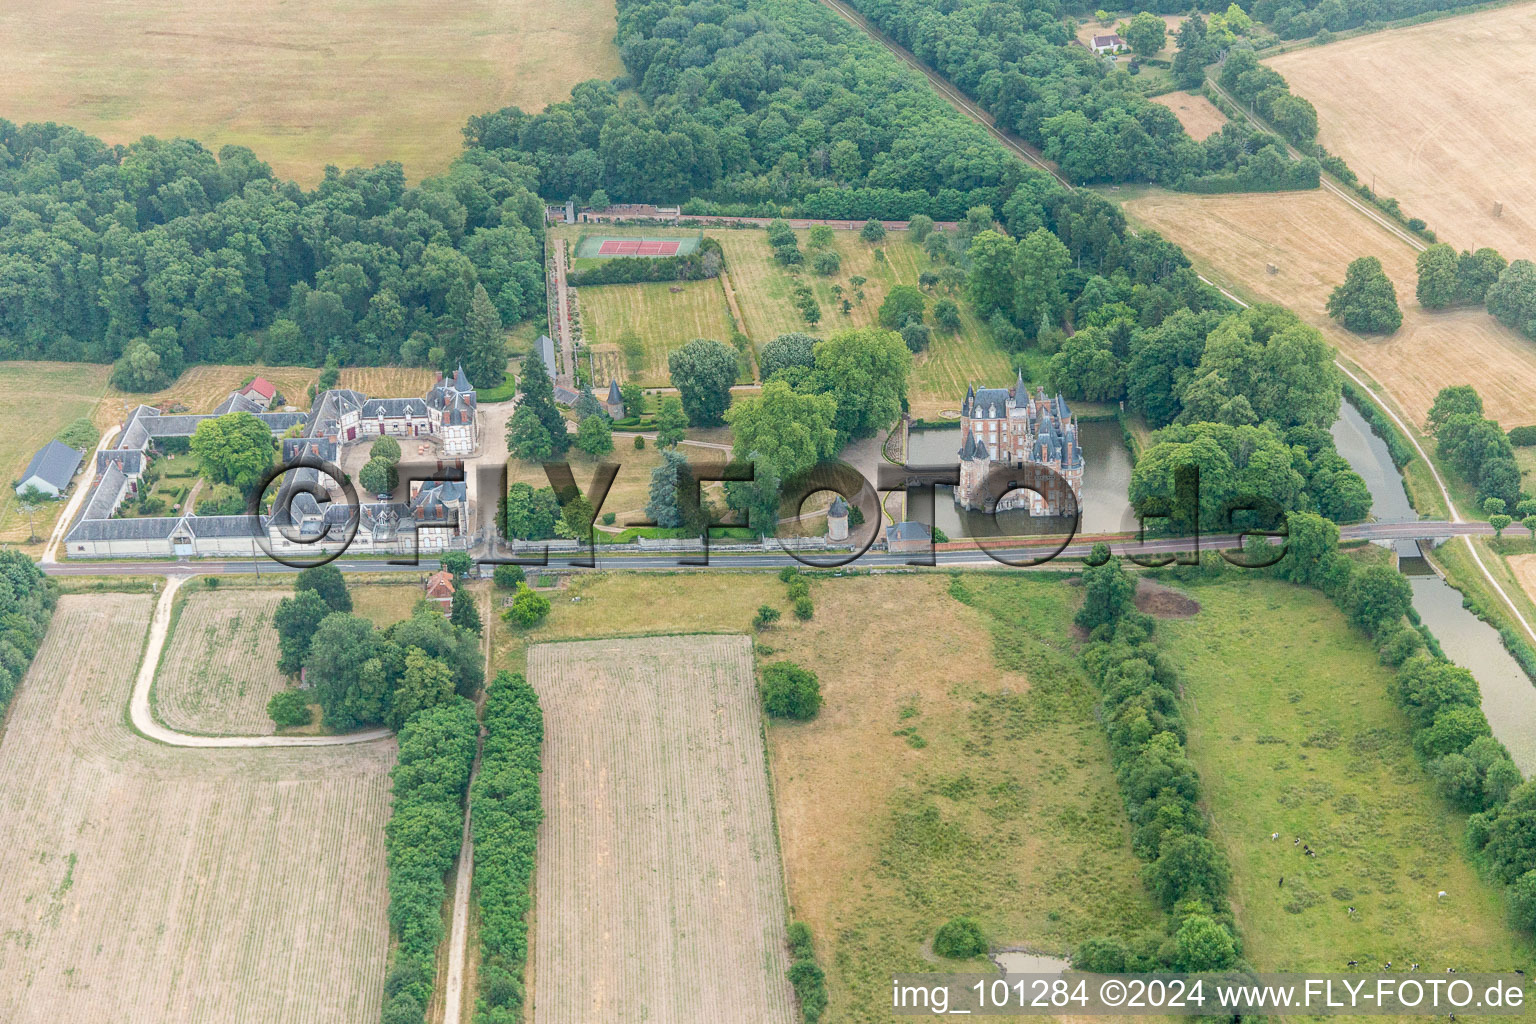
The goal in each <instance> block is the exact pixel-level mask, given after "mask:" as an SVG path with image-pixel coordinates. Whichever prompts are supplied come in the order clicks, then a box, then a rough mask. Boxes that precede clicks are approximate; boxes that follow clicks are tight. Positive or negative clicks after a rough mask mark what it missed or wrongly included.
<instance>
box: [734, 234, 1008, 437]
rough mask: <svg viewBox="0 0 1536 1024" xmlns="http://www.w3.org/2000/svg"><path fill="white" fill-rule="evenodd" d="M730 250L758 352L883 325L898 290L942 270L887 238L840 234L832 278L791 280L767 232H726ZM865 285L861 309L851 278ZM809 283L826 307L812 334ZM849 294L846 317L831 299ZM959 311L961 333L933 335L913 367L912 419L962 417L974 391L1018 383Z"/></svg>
mask: <svg viewBox="0 0 1536 1024" xmlns="http://www.w3.org/2000/svg"><path fill="white" fill-rule="evenodd" d="M798 234H799V237H800V248H801V251H802V252H806V253H809V251H810V250H809V249H808V247H807V244H806V236H807V233H806V232H804V231H801V232H798ZM714 237H716V238H717V239H719V241H720V245H721V247H722V248H723V249H724V250H725V265H726V269H727V270H728V271H729V273H730V275H731V287H732V288H733V289H734V291H735V293H736V301H737V303H738V304H739V305H740V307H741V315H742V319H743V321H744V325H743V328H742V329H743V330H744V331H746V333H747V335H748V336H749V337H751V339H752V340H753V342H755V343H756V344H757V345H758V346H759V347H761V346H762V345H763V344H765V343H767V342H769V341H772V340H773V339H774V338H776V337H777V336H779V335H780V334H788V333H791V332H794V331H805V332H807V333H810V334H815V335H817V336H819V337H826V336H827V335H828V334H831V333H832V332H834V331H838V330H842V329H843V328H846V327H866V326H869V325H871V324H874V323H876V322H877V317H878V314H879V312H880V304H881V303H882V302H884V301H885V297H886V295H887V294H888V293H889V292H890V290H891V289H892V288H893V287H895V286H896V285H899V284H906V285H913V286H916V285H917V283H918V277H919V275H921V274H922V273H923V272H924V271H927V270H934V269H937V268H935V267H934V265H933V261H932V260H930V259H929V257H928V254H927V253H925V252H924V251H923V250H922V248H921V247H920V246H917V245H915V244H913V243H912V242H910V241H908V240H907V238H906V235H905V233H901V234H892V235H889V236H887V238H886V240H885V242H884V243H882V244H881V245H880V246H878V247H877V246H872V245H870V244H869V243H868V242H865V241H863V240H862V239H860V238H859V235H858V232H856V231H838V232H836V233H835V238H836V241H835V245H836V248H837V251H838V254H839V255H840V256H841V257H842V268H841V269H840V270H839V271H838V272H837V273H836V274H834V275H832V276H831V277H822V276H821V275H819V274H816V273H814V272H812V271H811V270H810V269H809V268H807V269H804V270H802V271H801V272H800V273H799V274H798V275H793V274H791V273H790V272H789V271H788V270H786V269H785V268H784V267H783V266H782V265H780V264H779V263H778V262H777V261H776V260H774V258H773V250H772V249H771V248H769V246H768V237H767V235H766V234H765V233H764V232H761V231H722V232H720V233H718V234H717V235H715V236H714ZM876 248H882V249H884V250H885V254H886V261H885V262H884V263H881V262H879V261H877V260H876V259H875V256H874V251H875V249H876ZM855 276H858V277H864V278H866V279H867V281H866V282H865V284H864V300H863V301H862V302H859V301H858V300H857V299H856V298H855V296H854V293H855V289H854V287H853V283H852V281H851V280H850V279H851V278H853V277H855ZM797 277H798V279H799V280H801V281H804V282H806V284H808V285H809V286H810V288H811V290H812V291H813V292H814V293H815V295H816V301H817V303H818V304H819V305H820V306H821V312H822V319H821V323H819V324H817V325H816V326H815V327H808V326H807V325H806V323H805V320H804V318H803V317H802V316H801V315H800V311H799V309H798V308H797V307H796V306H795V304H794V300H793V298H792V296H791V291H792V289H793V288H794V285H795V282H796V279H797ZM834 284H840V285H841V286H842V287H843V290H844V294H845V296H846V297H847V298H848V299H849V300H850V301H851V302H853V308H852V309H851V310H850V311H849V312H848V314H847V315H844V314H843V313H842V312H841V309H840V303H839V300H838V299H837V297H836V295H835V294H834V293H833V291H832V286H833V285H834ZM943 297H944V293H943V291H942V289H941V288H935V290H934V291H933V292H931V293H929V294H928V309H929V313H928V316H927V322H928V324H929V325H930V326H932V324H933V316H932V309H933V303H934V302H935V301H936V300H937V299H939V298H943ZM950 297H951V298H953V299H954V300H955V301H956V302H957V303H958V304H959V306H960V319H961V328H960V330H959V332H958V333H956V334H953V335H948V334H942V333H940V332H938V331H937V330H935V331H934V334H933V341H932V343H931V344H930V345H929V347H928V351H926V352H923V353H919V354H918V355H917V356H916V357H915V358H914V359H913V369H912V376H911V378H910V379H909V381H908V388H909V391H910V393H909V395H908V402H909V404H910V405H911V407H912V415H913V416H916V417H920V418H929V417H936V416H938V414H939V413H940V412H941V411H944V410H956V409H958V408H959V407H960V400H961V399H962V398H964V397H965V388H966V385H967V384H971V383H975V384H981V383H987V384H990V385H995V386H1001V385H1002V384H1004V383H1006V382H1008V381H1010V380H1011V379H1012V378H1013V370H1012V368H1011V367H1012V364H1011V363H1010V362H1009V358H1008V353H1006V352H1004V351H1003V350H1002V348H1001V347H1000V346H998V344H997V343H996V342H995V341H993V339H992V334H991V332H990V331H988V330H987V328H986V326H985V325H984V324H983V323H982V322H981V321H980V320H979V319H977V317H976V315H975V313H974V311H973V310H972V309H971V306H970V303H968V302H966V301H965V300H964V297H963V296H962V295H959V294H956V295H953V296H950Z"/></svg>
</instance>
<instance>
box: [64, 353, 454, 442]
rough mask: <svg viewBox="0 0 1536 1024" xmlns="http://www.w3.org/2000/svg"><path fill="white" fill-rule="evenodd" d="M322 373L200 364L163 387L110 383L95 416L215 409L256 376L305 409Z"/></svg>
mask: <svg viewBox="0 0 1536 1024" xmlns="http://www.w3.org/2000/svg"><path fill="white" fill-rule="evenodd" d="M102 369H103V370H104V371H107V370H109V369H110V368H109V367H102ZM319 376H320V371H318V370H312V369H309V368H307V367H303V366H229V365H213V364H198V365H196V366H189V367H187V368H186V370H184V371H183V372H182V374H181V376H180V377H177V378H176V380H175V381H173V382H172V383H171V386H170V387H168V388H166V389H165V390H163V391H153V392H148V393H139V392H127V391H119V390H117V389H116V388H113V387H108V388H107V392H106V396H105V397H104V398H102V400H101V404H100V405H98V406H97V407H96V415H95V417H94V420H95V423H96V426H97V427H99V428H101V429H102V430H106V429H108V428H110V427H114V426H117V425H119V424H121V423H122V422H123V420H124V419H126V418H127V416H128V413H130V412H132V411H133V410H134V409H136V408H138V407H139V406H141V405H156V406H185V407H186V411H187V412H213V410H214V409H216V408H218V406H219V403H220V402H222V401H224V399H226V398H228V397H229V393H230V392H231V391H234V390H235V389H236V388H238V387H240V386H241V385H242V384H244V383H245V382H246V381H248V380H250V379H251V378H252V377H265V378H266V379H267V380H269V381H271V382H272V383H273V384H275V385H276V386H277V390H278V391H279V392H280V393H281V394H282V396H283V397H284V398H286V399H287V400H288V403H289V404H290V405H295V406H298V407H299V408H301V409H303V408H308V406H309V386H310V385H311V384H313V383H315V381H316V380H317V379H318V378H319ZM423 390H425V389H423Z"/></svg>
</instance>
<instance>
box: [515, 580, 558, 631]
mask: <svg viewBox="0 0 1536 1024" xmlns="http://www.w3.org/2000/svg"><path fill="white" fill-rule="evenodd" d="M548 615H549V598H547V597H545V596H544V595H543V594H536V593H534V592H533V590H532V589H531V588H530V587H529V586H528V584H526V583H519V584H518V585H517V596H516V597H514V598H512V607H511V608H508V609H507V613H506V618H507V621H509V622H514V623H516V624H517V625H519V626H522V627H523V628H524V629H532V628H533V627H534V626H537V625H538V624H539V623H541V622H543V621H544V619H545V618H546V617H547V616H548Z"/></svg>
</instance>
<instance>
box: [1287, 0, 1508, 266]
mask: <svg viewBox="0 0 1536 1024" xmlns="http://www.w3.org/2000/svg"><path fill="white" fill-rule="evenodd" d="M1268 63H1269V64H1270V65H1271V66H1272V67H1274V69H1275V70H1276V71H1279V72H1280V73H1281V74H1282V75H1284V76H1285V77H1286V79H1287V80H1288V81H1289V82H1290V85H1291V90H1292V91H1293V92H1295V93H1296V94H1297V95H1298V96H1304V97H1306V98H1307V99H1309V100H1311V101H1312V103H1313V104H1314V105H1315V106H1316V107H1317V114H1318V129H1319V130H1318V141H1319V142H1321V143H1322V144H1323V145H1324V146H1327V147H1328V149H1329V150H1331V151H1332V152H1334V153H1336V154H1338V155H1339V156H1341V157H1343V158H1344V161H1345V162H1346V163H1348V164H1349V166H1350V167H1351V168H1352V169H1353V170H1354V172H1355V173H1356V174H1357V175H1359V177H1360V179H1361V180H1362V181H1365V182H1370V181H1371V180H1372V178H1373V177H1374V179H1375V182H1376V186H1375V187H1376V191H1377V192H1378V194H1380V195H1386V196H1393V197H1395V198H1396V199H1397V200H1398V201H1399V202H1401V203H1402V206H1403V210H1404V211H1405V212H1406V213H1407V214H1408V215H1409V216H1412V217H1422V218H1424V220H1426V221H1428V222H1429V226H1430V227H1431V228H1433V229H1434V230H1435V231H1436V232H1437V233H1438V234H1439V236H1440V238H1441V239H1442V240H1444V241H1447V242H1451V243H1453V244H1454V245H1456V246H1457V247H1458V248H1461V249H1470V248H1476V247H1480V246H1485V245H1486V246H1492V247H1494V248H1495V249H1498V250H1499V251H1500V252H1502V253H1503V254H1504V255H1505V256H1506V257H1507V258H1509V259H1517V258H1523V259H1530V258H1532V257H1536V163H1533V162H1532V160H1531V159H1530V112H1531V110H1532V108H1533V107H1536V77H1533V76H1532V75H1531V74H1530V73H1529V71H1530V68H1531V67H1532V65H1533V63H1536V4H1530V3H1526V4H1516V5H1513V6H1509V7H1500V8H1497V9H1494V10H1489V11H1482V12H1480V13H1477V14H1468V15H1465V16H1463V17H1458V18H1446V19H1444V20H1440V21H1435V22H1431V23H1429V24H1425V25H1416V26H1412V27H1410V28H1403V29H1396V30H1394V31H1390V32H1374V33H1370V34H1367V35H1363V36H1359V37H1357V38H1354V39H1349V40H1345V41H1343V42H1340V43H1337V44H1334V45H1331V46H1313V47H1303V48H1301V49H1298V50H1295V51H1293V52H1291V53H1287V54H1283V55H1281V56H1278V57H1276V58H1274V59H1273V60H1271V61H1269V62H1268ZM1496 203H1502V204H1503V212H1502V214H1501V215H1499V216H1495V214H1494V204H1496Z"/></svg>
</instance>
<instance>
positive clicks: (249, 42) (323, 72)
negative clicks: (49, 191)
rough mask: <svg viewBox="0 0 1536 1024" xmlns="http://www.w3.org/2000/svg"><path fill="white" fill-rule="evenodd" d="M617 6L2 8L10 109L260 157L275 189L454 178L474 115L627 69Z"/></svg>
mask: <svg viewBox="0 0 1536 1024" xmlns="http://www.w3.org/2000/svg"><path fill="white" fill-rule="evenodd" d="M614 18H615V14H614V0H568V2H565V3H560V4H549V3H540V2H537V0H443V2H440V3H432V4H420V3H412V2H408V0H383V2H379V0H331V2H329V3H324V4H307V5H306V4H298V5H293V4H288V3H285V2H283V0H252V2H250V3H242V4H233V5H232V4H227V3H220V2H218V0H163V2H159V3H145V2H133V3H124V4H99V3H93V2H91V0H59V2H55V3H46V4H12V5H8V6H7V7H6V8H4V9H3V10H0V67H3V68H4V69H5V70H4V71H3V72H0V109H3V110H4V111H5V112H6V113H5V116H6V117H8V118H10V119H11V120H13V121H18V122H20V121H60V122H63V123H66V124H71V125H75V126H77V127H79V128H81V129H83V130H85V131H87V132H90V133H92V134H95V135H99V136H101V137H102V138H103V139H105V140H106V141H107V142H109V143H118V142H121V143H128V142H133V141H135V140H137V139H138V138H140V137H141V136H144V135H158V136H161V137H166V138H168V137H172V136H178V135H181V136H189V137H192V138H196V139H198V140H200V141H201V142H203V143H204V144H205V145H206V146H208V147H209V148H210V149H211V150H213V151H214V152H218V150H219V147H221V146H224V145H228V144H237V145H243V146H249V147H250V148H251V149H253V150H255V152H256V155H257V156H258V157H260V158H261V159H262V160H265V161H267V162H269V163H271V164H272V166H273V169H274V170H275V171H276V172H277V173H278V174H279V175H281V176H283V177H288V178H294V179H296V180H298V181H299V182H301V183H302V184H305V185H313V184H315V183H316V182H318V181H319V180H320V178H321V176H322V174H323V172H324V168H325V166H326V165H327V164H335V165H337V166H340V167H351V166H354V165H359V164H364V165H371V164H375V163H381V162H383V161H385V160H398V161H400V162H402V163H403V164H404V165H405V170H406V173H407V174H409V175H410V176H411V177H412V178H413V179H418V178H420V177H422V176H424V175H426V174H430V173H433V172H436V171H440V170H442V169H443V168H444V167H446V166H447V165H448V163H449V162H450V161H451V160H452V159H453V158H454V156H456V155H457V154H458V152H459V150H460V148H461V146H462V144H463V139H462V137H461V136H460V134H459V129H460V127H462V126H463V124H464V122H465V120H466V119H467V118H468V117H469V116H470V115H471V114H481V113H485V112H487V111H491V110H496V109H499V108H501V107H505V106H514V105H515V106H520V107H522V108H523V109H524V110H527V111H529V112H530V113H532V112H535V111H538V110H540V109H542V108H543V107H544V105H545V104H546V103H549V102H552V101H555V100H560V99H564V98H566V96H567V95H568V93H569V92H570V88H571V86H573V85H575V84H576V83H578V82H582V81H585V80H586V79H589V78H601V79H607V78H611V77H613V76H614V75H617V74H620V73H621V72H622V71H623V66H622V65H621V64H620V62H619V57H618V52H617V50H616V49H615V47H614V46H613V43H612V40H613V35H614Z"/></svg>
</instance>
